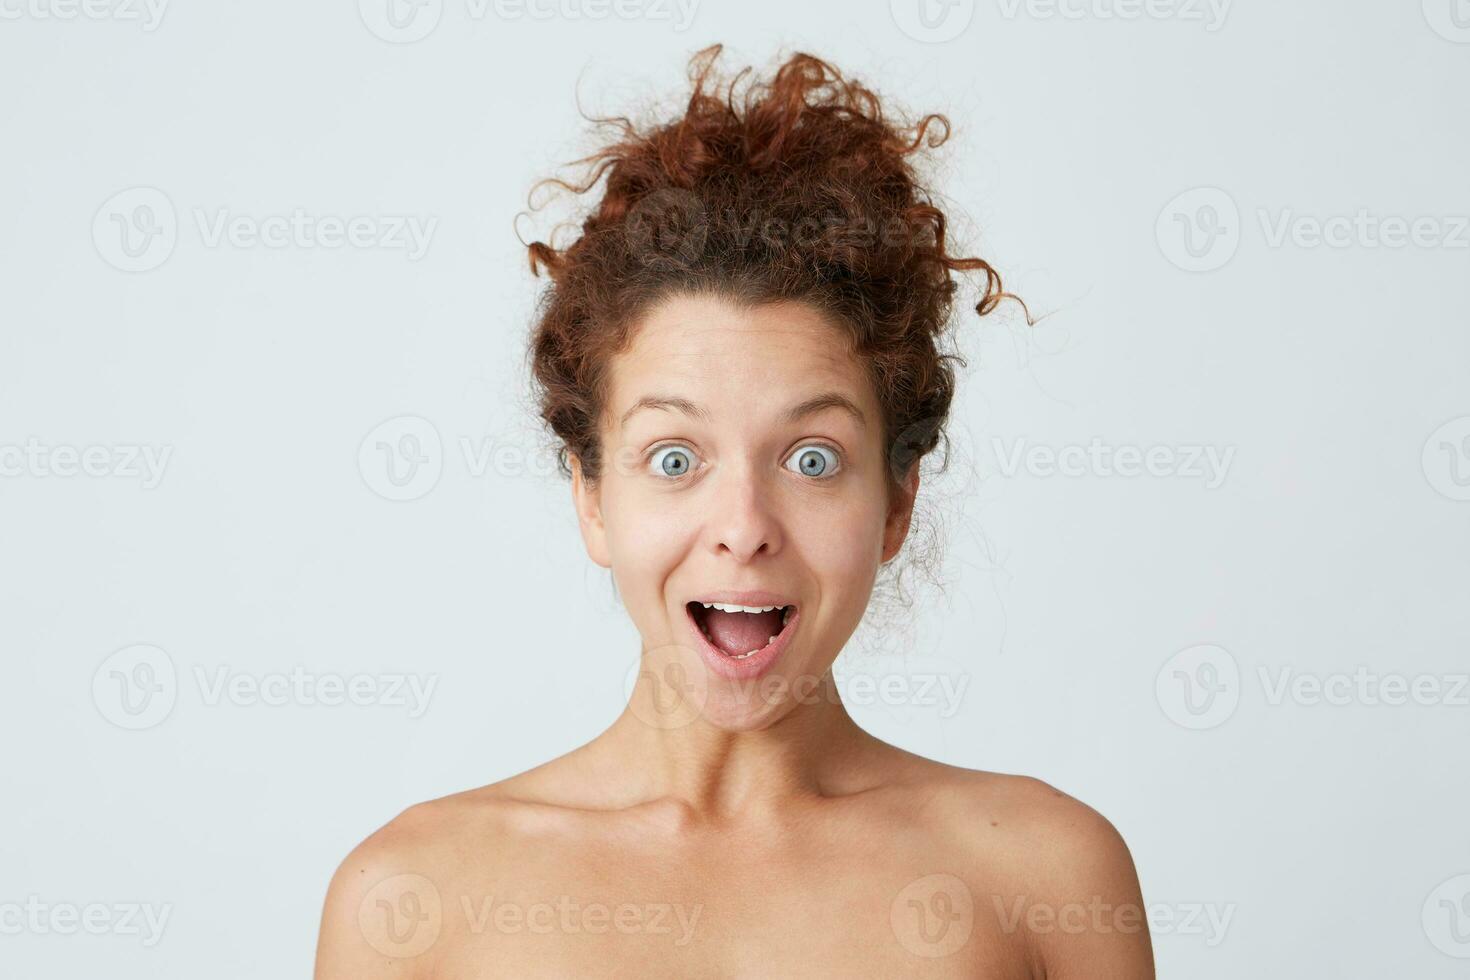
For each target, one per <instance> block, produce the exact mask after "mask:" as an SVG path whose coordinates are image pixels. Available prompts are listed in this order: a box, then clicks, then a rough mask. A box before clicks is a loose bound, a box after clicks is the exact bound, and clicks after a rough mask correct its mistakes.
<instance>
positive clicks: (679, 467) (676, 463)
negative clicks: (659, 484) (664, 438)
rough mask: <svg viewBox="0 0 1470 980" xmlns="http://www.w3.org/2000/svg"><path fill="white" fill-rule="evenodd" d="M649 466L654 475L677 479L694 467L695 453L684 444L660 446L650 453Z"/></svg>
mask: <svg viewBox="0 0 1470 980" xmlns="http://www.w3.org/2000/svg"><path fill="white" fill-rule="evenodd" d="M648 466H649V470H650V472H651V473H652V474H653V475H654V476H658V477H663V478H665V479H670V480H677V479H678V478H679V477H681V476H684V475H686V474H688V473H689V471H690V470H692V469H694V454H693V453H691V452H690V451H689V450H688V449H686V448H685V447H684V446H678V445H673V446H659V447H658V448H656V449H654V451H653V452H652V453H650V454H649V456H648Z"/></svg>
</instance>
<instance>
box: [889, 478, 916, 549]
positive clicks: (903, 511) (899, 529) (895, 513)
mask: <svg viewBox="0 0 1470 980" xmlns="http://www.w3.org/2000/svg"><path fill="white" fill-rule="evenodd" d="M900 487H902V490H901V491H900V492H899V493H897V494H895V495H894V498H893V501H892V503H890V504H889V506H888V519H887V521H885V522H884V525H883V558H882V560H883V561H885V562H886V561H888V560H889V559H891V558H893V556H894V555H897V554H898V549H899V548H901V547H903V542H904V539H905V538H907V537H908V534H909V521H910V519H912V518H913V516H914V498H916V497H917V496H918V495H919V461H918V460H917V459H916V460H914V462H913V464H912V465H911V466H910V467H909V471H908V474H907V475H906V476H905V477H904V478H903V482H902V483H901V484H900Z"/></svg>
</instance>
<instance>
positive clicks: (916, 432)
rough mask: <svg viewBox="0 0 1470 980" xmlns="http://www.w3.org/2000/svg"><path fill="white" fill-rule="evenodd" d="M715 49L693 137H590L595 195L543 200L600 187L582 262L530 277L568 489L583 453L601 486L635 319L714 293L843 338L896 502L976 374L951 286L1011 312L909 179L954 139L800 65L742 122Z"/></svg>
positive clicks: (567, 258) (630, 133)
mask: <svg viewBox="0 0 1470 980" xmlns="http://www.w3.org/2000/svg"><path fill="white" fill-rule="evenodd" d="M722 48H723V46H722V45H719V44H716V45H712V46H711V47H708V48H705V49H704V50H702V51H699V52H698V53H696V54H695V55H694V56H693V58H692V59H691V61H690V70H689V77H690V81H691V82H692V84H693V94H692V95H691V96H690V99H689V103H688V106H687V108H686V109H685V111H684V114H683V115H682V116H681V117H680V118H677V119H675V120H673V121H671V122H668V123H665V124H662V125H658V126H656V127H652V128H650V129H649V130H648V131H646V132H640V131H639V130H638V129H637V128H636V127H635V126H634V125H633V124H632V123H630V122H629V121H628V120H627V119H626V118H625V117H616V118H613V119H594V120H592V121H594V122H596V123H598V124H616V125H618V126H619V127H620V129H621V138H620V139H617V140H616V141H615V142H612V143H611V144H609V145H607V146H605V147H603V148H602V149H601V150H599V151H597V152H596V153H594V154H592V155H591V156H588V157H584V158H583V159H581V160H578V161H575V163H577V164H587V165H590V167H591V171H590V173H589V174H588V176H587V178H586V180H585V181H584V182H583V183H581V184H580V185H573V184H568V183H566V182H565V181H561V180H558V179H555V178H552V179H549V180H546V181H541V182H540V183H538V184H537V186H538V187H539V186H541V184H546V183H551V184H556V185H559V186H561V187H563V188H565V189H567V190H570V191H573V192H574V193H577V194H582V193H585V192H586V191H588V190H589V189H591V188H592V187H593V186H595V185H596V184H597V183H598V182H599V181H600V180H601V179H602V178H603V177H604V176H605V177H606V178H607V185H606V190H605V192H604V194H603V195H602V198H601V200H600V201H599V202H598V203H597V204H596V206H595V208H594V210H592V212H591V213H590V214H589V215H588V216H587V217H586V219H585V220H584V221H583V223H582V226H581V235H580V236H579V237H578V238H577V239H576V240H575V241H574V242H572V243H571V244H570V245H568V246H567V247H566V248H565V249H561V250H557V249H555V248H553V247H551V246H550V245H548V244H546V243H544V242H540V241H537V242H532V243H530V244H529V245H528V249H529V252H530V262H531V270H532V272H533V273H534V274H537V275H540V274H541V273H543V272H545V273H547V274H548V275H549V276H550V280H551V281H550V284H549V285H548V286H547V288H546V290H545V292H544V293H543V294H542V297H541V300H540V303H539V304H538V310H537V322H536V325H535V328H534V331H533V334H532V338H531V343H530V346H529V350H528V357H529V360H530V364H531V370H532V374H533V377H534V381H535V386H536V388H537V395H538V400H539V408H540V413H541V417H542V419H543V421H544V422H545V423H546V424H547V425H548V426H549V427H550V428H551V430H552V431H553V432H554V433H555V435H556V437H557V438H558V440H559V441H560V444H561V445H560V448H559V449H558V462H559V464H560V467H561V470H562V472H563V473H564V474H567V475H570V472H571V471H570V468H569V466H568V453H570V454H573V455H575V456H576V457H577V458H578V460H579V461H580V463H581V466H582V470H583V474H584V476H585V477H586V479H587V480H588V481H590V482H593V483H595V482H596V481H597V479H598V477H599V475H600V473H601V467H602V453H601V448H600V440H599V423H600V420H601V417H602V412H603V409H604V407H605V400H604V399H605V395H606V381H607V376H608V364H609V361H610V360H611V358H612V357H613V356H614V355H615V354H616V353H617V352H619V351H621V350H623V349H624V348H625V346H626V345H627V344H628V342H629V340H630V337H631V332H632V330H633V329H634V327H635V326H636V325H637V323H638V321H639V318H640V317H641V316H642V315H643V314H644V313H646V311H648V310H649V309H650V308H651V307H652V306H653V305H654V304H656V303H657V302H658V301H659V300H660V299H662V298H664V297H666V296H668V295H670V294H672V293H695V294H702V293H713V294H716V295H720V296H723V297H726V298H727V299H729V300H731V301H733V302H735V303H737V304H739V305H741V306H747V307H749V306H758V305H760V304H763V303H769V302H778V301H783V300H797V301H801V302H805V303H809V304H811V305H813V306H814V307H816V308H817V309H819V310H820V311H822V312H823V313H825V314H826V315H827V317H828V318H829V319H830V320H831V322H832V323H834V324H836V325H838V326H840V327H841V328H843V329H844V331H845V333H846V334H847V335H848V336H849V337H850V339H851V350H852V353H853V354H854V356H856V357H857V358H859V359H860V361H861V362H862V363H863V364H864V365H865V367H866V369H867V372H868V375H869V377H870V379H871V380H872V383H873V389H874V391H875V392H876V394H877V399H878V402H879V404H880V405H881V406H882V410H883V415H884V419H883V421H884V440H885V442H884V445H885V448H886V451H887V454H888V462H889V467H888V471H889V489H890V492H893V491H895V490H897V489H898V486H899V483H900V481H901V480H902V478H903V477H904V476H905V475H906V473H907V472H908V470H909V468H910V466H911V465H912V464H913V463H915V462H917V461H918V459H919V458H921V457H922V456H924V455H925V454H927V453H928V452H930V451H931V450H932V449H934V447H935V446H936V445H937V443H938V441H939V439H940V436H941V435H942V433H943V430H944V427H945V424H946V421H947V419H948V416H949V410H950V404H951V401H952V399H953V397H954V371H953V369H952V368H951V366H950V364H949V362H950V361H951V360H958V361H959V362H960V363H961V364H963V363H964V361H963V358H961V357H959V355H958V354H954V353H949V352H946V351H944V350H942V349H941V343H940V342H941V340H942V339H943V336H944V333H945V329H946V327H947V325H948V322H949V318H950V312H951V306H952V303H953V298H954V294H955V291H956V289H957V283H956V281H955V277H954V273H956V272H960V271H977V272H979V273H981V274H983V276H984V289H983V292H982V294H981V297H980V300H979V302H978V303H977V304H976V306H975V312H976V313H977V314H979V315H980V316H984V315H986V314H988V313H989V312H991V310H993V309H994V308H995V306H996V305H997V304H998V303H999V302H1000V301H1001V300H1002V299H1003V298H1011V299H1016V297H1014V296H1012V295H1011V294H1010V293H1007V292H1005V291H1004V289H1003V288H1002V285H1001V278H1000V275H999V274H998V273H997V272H996V270H995V269H994V268H993V267H992V266H991V265H990V263H989V262H987V261H985V260H984V259H981V258H973V257H969V258H963V257H956V256H954V255H951V254H950V253H949V251H948V246H947V243H946V235H945V233H946V219H945V215H944V213H943V212H942V211H940V210H939V208H938V207H936V206H935V205H934V204H933V203H932V202H931V200H930V194H929V193H928V191H927V190H926V189H925V188H924V186H923V185H922V184H921V182H920V180H919V178H918V176H917V175H916V172H915V169H914V166H913V163H912V161H911V160H910V157H911V156H912V155H913V154H915V153H917V152H920V151H921V150H922V149H923V148H925V147H928V148H934V147H937V146H939V145H940V144H942V143H943V142H944V141H945V140H946V139H948V138H949V134H950V127H949V121H948V120H947V119H946V118H945V117H944V116H943V115H939V114H935V113H931V114H928V115H925V116H923V117H922V118H921V119H919V120H918V122H917V123H914V124H912V125H902V124H899V123H894V122H890V121H889V120H888V119H886V118H885V116H884V111H883V106H882V105H881V103H880V101H879V99H878V97H877V96H876V95H875V94H874V93H873V92H872V91H870V90H869V89H868V88H865V87H864V86H863V85H861V84H859V83H858V82H856V81H851V80H847V79H844V78H843V76H842V74H841V73H840V72H839V71H838V70H837V69H836V68H835V67H833V66H832V65H830V64H828V63H827V62H825V61H822V60H820V59H818V58H815V57H813V56H812V55H809V54H805V53H796V54H793V55H792V56H791V57H790V58H788V59H787V60H786V61H785V62H784V63H783V64H781V65H780V67H779V68H778V70H777V71H776V73H775V77H774V78H773V79H771V80H770V81H768V82H760V81H756V82H752V84H750V85H749V86H748V87H747V88H746V90H745V92H744V97H743V99H741V100H739V102H738V103H737V99H736V95H735V92H736V87H737V85H738V83H739V82H740V79H741V78H742V77H743V76H744V75H745V74H746V73H747V72H748V71H750V69H748V68H747V69H744V70H742V71H741V72H740V73H739V74H737V75H736V76H735V77H734V78H733V79H731V80H730V81H729V84H728V87H727V88H726V90H725V92H724V97H723V98H721V97H720V93H719V86H718V84H716V85H715V86H714V89H713V91H707V86H708V84H709V82H710V80H711V76H712V73H713V69H714V65H715V62H716V61H717V59H718V58H719V55H720V52H721V50H722ZM533 193H534V189H533ZM1018 302H1019V301H1018ZM1021 306H1022V309H1023V310H1024V309H1025V304H1024V303H1022V304H1021ZM1027 320H1028V322H1030V315H1029V313H1028V314H1027Z"/></svg>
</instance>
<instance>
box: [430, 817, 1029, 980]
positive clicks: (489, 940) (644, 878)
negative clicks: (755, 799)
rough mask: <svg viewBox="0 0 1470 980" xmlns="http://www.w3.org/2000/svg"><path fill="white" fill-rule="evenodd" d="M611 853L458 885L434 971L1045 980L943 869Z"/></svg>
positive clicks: (444, 903) (437, 933)
mask: <svg viewBox="0 0 1470 980" xmlns="http://www.w3.org/2000/svg"><path fill="white" fill-rule="evenodd" d="M597 850H598V849H596V848H587V847H584V846H578V845H575V844H569V845H566V846H562V847H555V848H543V849H541V850H540V851H539V852H536V853H526V854H524V855H523V859H522V860H520V861H518V862H515V864H514V866H513V867H510V868H507V869H505V870H504V871H502V872H497V873H493V874H486V873H476V872H475V871H474V870H473V869H467V871H466V873H460V874H451V875H448V876H445V877H444V879H443V882H444V885H445V887H442V888H438V887H436V891H437V892H438V894H437V895H436V896H433V897H434V898H435V899H436V902H435V903H432V904H433V905H434V908H435V909H436V910H437V911H434V912H433V914H427V913H428V911H429V908H430V906H429V904H427V903H426V904H422V905H421V906H420V909H421V912H422V913H425V914H423V915H422V917H421V918H420V920H419V926H420V928H424V929H427V930H430V931H431V932H433V933H434V938H433V941H432V944H431V945H430V946H427V947H425V949H424V953H425V955H424V956H423V958H422V959H421V960H419V962H423V961H424V960H431V961H432V962H433V964H434V966H435V969H434V970H433V972H432V975H433V976H434V977H436V978H445V980H450V978H470V977H474V978H487V977H501V976H504V977H542V976H544V977H556V976H574V975H598V976H609V975H611V976H639V977H646V976H669V977H674V976H680V977H687V976H700V977H726V978H746V977H750V978H771V977H785V976H791V977H797V976H800V977H811V976H843V977H852V976H905V975H919V976H930V977H977V976H983V977H994V978H1013V977H1014V978H1023V977H1027V976H1029V973H1028V972H1027V969H1026V966H1025V958H1024V951H1023V950H1022V948H1021V944H1020V943H1019V941H1018V937H1017V936H1015V935H1014V934H1011V933H1009V932H1008V931H1007V930H1005V929H1004V928H1003V922H1002V921H1001V920H1000V919H999V918H998V917H997V916H996V915H995V914H993V912H992V910H991V905H990V897H989V896H988V895H986V894H983V891H984V889H983V888H980V887H978V886H977V884H976V882H975V880H974V878H973V876H970V877H962V876H961V875H960V874H955V873H954V872H955V871H957V870H964V869H958V868H953V867H951V868H948V869H946V862H945V861H944V860H943V857H942V856H939V855H919V854H913V853H906V852H905V850H904V849H903V848H898V849H897V852H896V853H895V852H893V851H885V849H884V848H883V847H881V846H879V847H874V848H872V849H871V851H869V852H868V853H863V854H858V855H854V854H845V855H841V856H837V855H831V854H829V855H825V856H822V857H821V858H820V859H815V858H814V856H813V855H810V854H808V855H805V856H801V857H798V856H795V855H793V854H790V853H784V852H778V853H771V854H753V853H750V852H749V851H747V850H743V849H742V848H740V847H738V846H734V845H732V846H730V847H729V848H728V850H727V852H726V853H725V854H723V855H721V854H719V853H717V852H713V853H712V852H710V851H709V850H708V849H701V853H700V854H698V855H697V856H694V855H691V854H689V853H687V852H682V853H681V852H678V851H674V852H671V853H667V854H659V853H657V852H656V851H653V852H650V851H648V850H646V849H643V848H634V849H631V852H630V851H621V850H620V849H618V848H616V847H605V848H603V849H602V853H597ZM953 863H954V862H953V861H951V862H950V864H953ZM405 928H406V924H405Z"/></svg>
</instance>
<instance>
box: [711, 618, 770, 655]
mask: <svg viewBox="0 0 1470 980" xmlns="http://www.w3.org/2000/svg"><path fill="white" fill-rule="evenodd" d="M704 628H705V632H707V633H709V637H710V640H711V641H713V643H714V645H715V646H717V647H719V648H720V649H721V650H723V651H724V652H725V653H728V654H730V655H731V656H738V655H739V654H743V653H749V652H750V651H752V650H759V649H760V648H761V647H763V646H765V645H766V640H767V639H769V638H770V637H772V636H775V635H776V634H777V633H779V632H781V610H779V609H773V610H771V611H770V612H765V613H743V612H733V613H732V612H725V611H723V610H721V609H706V610H705V611H704Z"/></svg>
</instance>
